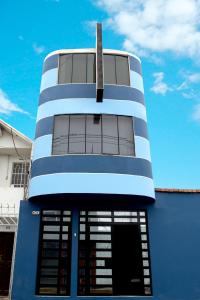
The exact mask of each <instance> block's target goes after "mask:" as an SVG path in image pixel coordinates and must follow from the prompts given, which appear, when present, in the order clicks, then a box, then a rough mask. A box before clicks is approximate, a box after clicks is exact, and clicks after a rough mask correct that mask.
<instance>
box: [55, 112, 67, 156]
mask: <svg viewBox="0 0 200 300" xmlns="http://www.w3.org/2000/svg"><path fill="white" fill-rule="evenodd" d="M68 133H69V116H68V115H63V116H55V118H54V133H53V150H52V151H53V155H63V154H66V153H67V152H68Z"/></svg>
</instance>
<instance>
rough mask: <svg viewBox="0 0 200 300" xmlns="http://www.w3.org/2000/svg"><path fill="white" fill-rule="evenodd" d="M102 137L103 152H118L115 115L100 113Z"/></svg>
mask: <svg viewBox="0 0 200 300" xmlns="http://www.w3.org/2000/svg"><path fill="white" fill-rule="evenodd" d="M102 138H103V153H104V154H119V149H118V127H117V116H114V115H102Z"/></svg>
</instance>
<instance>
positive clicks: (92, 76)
mask: <svg viewBox="0 0 200 300" xmlns="http://www.w3.org/2000/svg"><path fill="white" fill-rule="evenodd" d="M94 82H96V62H95V54H92V53H90V54H88V55H87V83H94Z"/></svg>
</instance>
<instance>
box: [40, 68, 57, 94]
mask: <svg viewBox="0 0 200 300" xmlns="http://www.w3.org/2000/svg"><path fill="white" fill-rule="evenodd" d="M57 80H58V68H54V69H51V70H48V71H46V72H45V73H44V74H43V75H42V80H41V86H40V93H41V92H42V91H43V90H44V89H47V88H49V87H51V86H55V85H56V84H57Z"/></svg>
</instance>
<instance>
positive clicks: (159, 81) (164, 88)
mask: <svg viewBox="0 0 200 300" xmlns="http://www.w3.org/2000/svg"><path fill="white" fill-rule="evenodd" d="M153 76H154V78H155V80H154V83H153V86H152V87H151V91H152V92H154V93H155V94H161V95H163V96H164V95H165V94H166V93H167V92H169V91H173V89H172V88H171V87H169V85H168V84H167V83H166V82H164V73H163V72H157V73H154V74H153Z"/></svg>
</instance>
